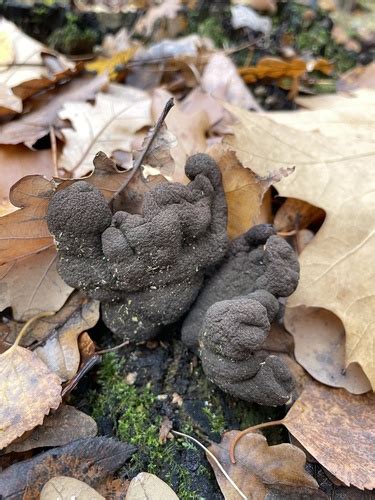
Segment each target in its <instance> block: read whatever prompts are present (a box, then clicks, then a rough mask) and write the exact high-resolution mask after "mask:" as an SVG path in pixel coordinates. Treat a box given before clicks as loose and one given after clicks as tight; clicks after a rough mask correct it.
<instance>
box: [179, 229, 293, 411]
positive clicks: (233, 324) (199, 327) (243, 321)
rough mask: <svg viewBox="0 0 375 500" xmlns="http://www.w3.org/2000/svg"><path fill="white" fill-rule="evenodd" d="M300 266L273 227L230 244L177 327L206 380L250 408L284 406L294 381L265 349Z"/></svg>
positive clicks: (276, 359)
mask: <svg viewBox="0 0 375 500" xmlns="http://www.w3.org/2000/svg"><path fill="white" fill-rule="evenodd" d="M298 278H299V264H298V260H297V257H296V255H295V253H294V252H293V250H292V248H291V247H290V246H289V244H288V243H287V242H286V241H285V240H283V239H282V238H280V237H278V236H276V234H275V230H274V228H273V227H272V226H270V225H267V224H261V225H258V226H254V227H252V228H251V229H250V230H249V231H248V232H247V233H245V234H244V235H242V236H240V237H239V238H237V239H235V240H233V241H232V243H231V245H230V247H229V250H228V252H227V255H226V256H225V258H224V260H223V262H222V264H221V266H220V267H219V268H218V269H216V270H215V272H214V273H213V274H212V275H211V277H210V278H208V279H207V281H206V283H205V284H204V286H203V288H202V291H201V292H200V294H199V296H198V298H197V300H196V301H195V303H194V305H193V306H192V308H191V310H190V312H189V314H188V316H187V317H186V319H185V321H184V324H183V327H182V340H183V341H184V342H185V343H186V344H187V345H188V346H189V347H190V348H191V349H195V350H197V349H198V347H199V353H200V356H201V360H202V365H203V369H204V371H205V373H206V375H207V377H208V378H209V379H210V380H211V381H212V382H214V383H215V384H216V385H218V386H219V387H220V388H221V389H222V390H223V391H225V392H228V393H230V394H232V395H233V396H236V397H238V398H241V399H244V400H246V401H249V402H256V403H259V404H264V405H271V406H277V405H282V404H285V403H286V402H287V400H288V399H289V397H290V394H291V392H292V390H293V388H294V381H293V378H292V376H291V375H290V373H289V370H288V368H287V367H286V366H285V364H284V363H283V361H282V360H281V359H279V358H278V357H277V356H275V355H274V354H272V353H270V352H268V351H267V350H265V348H264V342H265V340H266V338H267V336H268V333H269V330H270V326H271V322H272V321H273V320H274V319H275V318H276V316H277V315H278V313H279V301H278V300H277V299H278V298H279V297H287V296H288V295H290V294H291V293H292V292H293V291H294V290H295V288H296V286H297V283H298Z"/></svg>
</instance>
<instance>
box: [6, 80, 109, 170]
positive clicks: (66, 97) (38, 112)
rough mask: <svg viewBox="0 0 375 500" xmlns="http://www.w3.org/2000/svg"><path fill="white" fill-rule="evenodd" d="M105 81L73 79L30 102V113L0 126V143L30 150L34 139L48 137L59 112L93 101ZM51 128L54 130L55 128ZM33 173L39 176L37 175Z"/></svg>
mask: <svg viewBox="0 0 375 500" xmlns="http://www.w3.org/2000/svg"><path fill="white" fill-rule="evenodd" d="M107 81H108V78H107V77H106V76H97V77H95V78H86V77H80V78H75V79H74V80H73V81H71V82H68V83H67V84H65V85H62V86H59V87H58V88H56V89H52V90H50V91H49V92H46V93H44V94H43V95H42V96H40V97H39V98H34V99H33V104H34V106H33V109H32V111H31V112H30V113H27V114H24V115H22V116H21V117H20V118H19V119H18V120H13V121H10V122H8V123H4V124H3V125H0V143H1V144H20V143H24V144H26V145H27V146H29V147H30V148H31V147H32V146H33V145H34V144H35V142H36V141H37V140H38V139H41V138H42V137H44V136H45V135H47V134H49V133H50V127H51V126H53V125H54V124H55V122H56V121H57V113H58V111H59V109H61V108H62V106H63V105H64V104H65V103H66V102H67V101H69V102H74V101H87V100H89V99H94V97H95V95H96V93H97V92H98V91H99V90H100V89H101V88H103V87H104V86H105V85H106V84H107ZM0 92H1V87H0ZM55 128H56V129H57V127H55ZM57 132H58V130H57ZM40 152H41V151H40ZM46 152H47V151H45V153H46ZM50 154H51V153H50ZM37 173H43V172H42V171H38V172H37ZM55 175H56V173H55Z"/></svg>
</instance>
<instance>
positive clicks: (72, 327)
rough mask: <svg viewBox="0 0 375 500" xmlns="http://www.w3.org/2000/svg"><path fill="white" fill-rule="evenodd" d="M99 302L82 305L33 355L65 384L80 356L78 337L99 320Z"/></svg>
mask: <svg viewBox="0 0 375 500" xmlns="http://www.w3.org/2000/svg"><path fill="white" fill-rule="evenodd" d="M99 305H100V304H99V302H98V301H97V300H91V301H89V302H87V303H85V304H83V305H82V307H81V308H80V309H79V310H77V311H75V312H74V314H73V315H72V316H71V317H70V318H69V319H68V320H67V321H66V323H64V324H63V325H59V327H58V328H57V329H56V330H55V331H52V332H51V333H52V335H50V336H49V337H48V339H47V341H46V342H45V343H44V344H43V345H42V346H41V347H37V348H36V349H35V350H34V352H35V354H36V355H37V356H38V357H39V358H40V359H41V360H42V361H43V362H44V363H45V364H46V365H47V366H48V368H49V370H50V371H51V372H53V373H56V375H58V376H59V378H60V379H61V380H62V381H63V382H66V381H67V380H70V379H71V378H73V377H74V375H75V374H76V373H77V371H78V368H79V365H80V360H81V355H80V352H79V348H78V336H79V335H80V334H81V333H82V332H83V331H84V330H87V329H89V328H92V327H93V326H95V325H96V323H97V322H98V320H99Z"/></svg>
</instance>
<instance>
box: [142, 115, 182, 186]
mask: <svg viewBox="0 0 375 500" xmlns="http://www.w3.org/2000/svg"><path fill="white" fill-rule="evenodd" d="M153 132H154V129H153V128H151V129H150V130H149V132H148V134H147V136H146V137H145V139H144V141H143V144H142V148H144V147H145V145H146V144H147V141H148V140H149V138H150V136H152V134H153ZM176 146H177V141H176V137H175V136H174V135H173V134H172V132H170V131H169V130H168V129H167V127H166V125H165V123H163V125H162V126H161V128H160V130H159V132H158V133H157V135H156V137H155V139H154V140H153V142H152V144H151V147H150V149H149V150H148V153H147V155H146V157H145V158H144V160H143V162H142V164H143V165H144V166H145V167H152V168H154V169H157V172H158V173H160V174H162V175H164V176H165V177H168V176H172V175H173V173H174V170H175V162H174V159H173V158H172V155H171V150H172V149H173V148H175V147H176ZM144 172H145V170H144Z"/></svg>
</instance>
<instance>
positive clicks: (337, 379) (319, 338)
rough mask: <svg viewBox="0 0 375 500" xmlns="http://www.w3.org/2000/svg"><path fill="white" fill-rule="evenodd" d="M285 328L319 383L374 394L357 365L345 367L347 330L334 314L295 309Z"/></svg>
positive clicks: (354, 392)
mask: <svg viewBox="0 0 375 500" xmlns="http://www.w3.org/2000/svg"><path fill="white" fill-rule="evenodd" d="M285 326H286V328H287V329H288V331H289V332H290V333H291V334H292V335H293V338H294V343H295V356H296V359H297V361H298V363H300V364H301V365H302V366H303V367H304V368H305V370H307V371H308V373H309V374H310V375H311V376H312V377H314V378H315V379H316V380H318V381H319V382H322V383H323V384H327V385H330V386H332V387H344V388H345V389H346V390H347V391H349V392H351V393H353V394H363V393H365V392H368V391H370V390H371V384H370V382H369V381H368V378H367V377H366V375H365V374H364V373H363V370H362V368H361V367H360V366H359V365H358V364H357V363H351V364H350V365H349V366H348V367H346V364H345V329H344V327H343V324H342V322H341V321H340V320H339V319H338V318H337V317H336V316H335V315H334V314H332V313H331V312H330V311H327V310H326V309H321V308H314V307H308V308H305V307H295V308H293V309H291V310H290V311H289V313H288V316H287V320H286V321H285Z"/></svg>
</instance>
